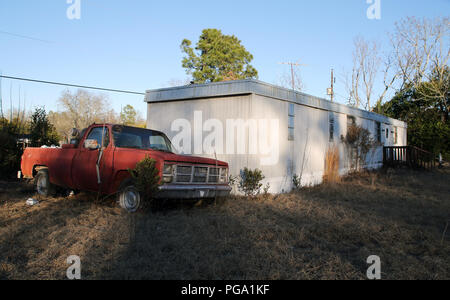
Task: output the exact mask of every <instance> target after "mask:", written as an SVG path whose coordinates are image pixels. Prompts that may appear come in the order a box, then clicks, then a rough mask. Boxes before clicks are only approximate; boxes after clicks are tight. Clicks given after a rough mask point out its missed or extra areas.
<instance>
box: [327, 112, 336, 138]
mask: <svg viewBox="0 0 450 300" xmlns="http://www.w3.org/2000/svg"><path fill="white" fill-rule="evenodd" d="M335 124H336V120H335V118H334V114H333V113H332V112H330V113H329V114H328V135H329V136H328V140H329V142H330V143H333V142H334V133H335V129H336V126H335Z"/></svg>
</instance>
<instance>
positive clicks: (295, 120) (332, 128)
mask: <svg viewBox="0 0 450 300" xmlns="http://www.w3.org/2000/svg"><path fill="white" fill-rule="evenodd" d="M146 102H147V103H148V113H147V127H148V128H151V129H156V130H160V131H163V132H165V133H167V134H168V136H169V138H171V139H172V142H173V144H174V146H175V147H176V148H177V149H178V150H179V152H180V153H184V154H188V155H191V154H192V155H201V156H208V157H212V158H214V157H217V159H219V160H223V161H226V162H228V163H229V164H230V173H231V175H233V176H237V175H239V174H240V172H241V171H242V170H243V169H244V167H248V168H251V169H256V168H258V169H260V170H262V172H263V174H264V175H265V177H266V179H265V183H266V182H268V183H270V187H271V189H270V192H272V193H281V192H287V191H290V190H291V189H292V187H293V183H292V179H293V176H294V175H300V174H301V175H302V176H301V178H302V185H314V184H319V183H321V182H322V180H323V175H324V170H325V156H326V153H327V151H328V149H330V147H335V149H336V148H337V149H338V152H339V172H340V173H341V174H345V173H347V172H348V171H349V170H350V167H351V162H350V160H349V155H348V154H349V153H348V152H349V150H348V149H347V147H346V146H345V144H344V142H343V138H344V137H345V136H346V135H347V128H348V126H349V124H351V123H356V124H358V125H361V126H362V127H365V128H366V129H368V130H369V131H370V132H371V133H372V134H373V137H374V139H377V140H378V141H379V142H380V143H381V144H382V145H384V146H406V145H407V125H406V123H404V122H401V121H398V120H394V119H390V118H387V117H385V116H382V115H378V114H375V113H371V112H367V111H363V110H360V109H355V108H352V107H349V106H346V105H342V104H338V103H332V102H330V101H328V100H325V99H320V98H317V97H313V96H310V95H307V94H304V93H299V92H295V91H292V90H289V89H284V88H281V87H277V86H274V85H270V84H267V83H263V82H260V81H256V80H241V81H228V82H220V83H211V84H204V85H188V86H181V87H174V88H165V89H159V90H149V91H147V93H146ZM382 160H383V151H382V147H379V148H378V149H376V150H375V151H373V152H372V153H371V154H370V155H368V158H367V167H369V168H378V167H381V165H382Z"/></svg>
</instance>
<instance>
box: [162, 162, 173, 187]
mask: <svg viewBox="0 0 450 300" xmlns="http://www.w3.org/2000/svg"><path fill="white" fill-rule="evenodd" d="M173 168H174V165H167V164H165V165H164V170H163V182H164V183H171V182H172V181H173Z"/></svg>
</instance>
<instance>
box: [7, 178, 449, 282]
mask: <svg viewBox="0 0 450 300" xmlns="http://www.w3.org/2000/svg"><path fill="white" fill-rule="evenodd" d="M449 182H450V171H449V170H448V169H446V170H439V171H435V172H426V173H425V172H424V173H422V172H414V171H409V170H396V171H389V172H388V173H386V174H379V173H373V174H364V175H358V176H352V177H349V178H346V179H345V180H344V181H343V182H342V183H339V184H331V185H322V186H319V187H314V188H310V189H306V190H302V191H300V192H297V193H291V194H287V195H281V196H275V197H271V196H268V197H260V198H259V199H256V200H248V199H246V198H230V199H226V200H221V201H218V202H217V203H215V204H214V203H213V204H205V205H202V206H200V207H195V206H192V205H179V204H171V205H170V206H169V205H164V206H159V208H158V209H156V210H153V211H146V212H141V213H138V214H134V215H129V214H127V213H125V212H123V211H122V210H121V209H120V208H118V206H117V204H116V203H115V201H114V200H111V199H110V200H105V201H96V199H95V196H93V197H91V196H89V195H86V194H80V195H77V196H75V197H72V198H55V199H50V198H49V199H40V200H41V202H40V204H39V205H38V206H36V207H28V206H26V204H25V201H26V199H27V197H29V196H33V192H32V190H31V188H30V186H29V185H24V184H18V183H15V184H12V185H10V184H9V183H4V182H3V183H2V182H0V279H65V276H66V275H65V274H66V269H67V267H68V265H67V264H66V259H67V257H69V256H71V255H78V256H80V258H81V262H82V277H83V279H181V280H183V279H365V278H366V277H365V276H366V271H367V268H368V265H367V264H366V259H367V257H368V256H370V255H378V256H380V258H381V260H382V276H383V279H450V232H449V231H450V230H447V232H446V233H445V234H444V231H445V227H446V224H447V222H448V221H449V220H450V197H449V196H450V187H449V184H448V183H449ZM161 207H162V208H161Z"/></svg>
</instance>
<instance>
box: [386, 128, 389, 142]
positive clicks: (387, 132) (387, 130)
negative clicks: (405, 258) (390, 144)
mask: <svg viewBox="0 0 450 300" xmlns="http://www.w3.org/2000/svg"><path fill="white" fill-rule="evenodd" d="M388 139H389V128H386V140H388Z"/></svg>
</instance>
